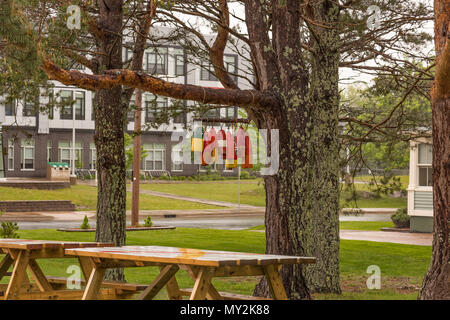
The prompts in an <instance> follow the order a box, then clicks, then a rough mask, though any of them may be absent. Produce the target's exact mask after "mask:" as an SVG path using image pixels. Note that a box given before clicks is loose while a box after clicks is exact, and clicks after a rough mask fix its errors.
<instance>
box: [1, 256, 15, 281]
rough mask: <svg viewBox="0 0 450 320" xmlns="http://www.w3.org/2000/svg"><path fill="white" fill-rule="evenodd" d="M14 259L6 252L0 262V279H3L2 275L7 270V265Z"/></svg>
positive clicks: (9, 265)
mask: <svg viewBox="0 0 450 320" xmlns="http://www.w3.org/2000/svg"><path fill="white" fill-rule="evenodd" d="M13 262H14V260H13V258H11V256H10V255H9V254H8V253H7V254H6V255H5V257H4V258H3V260H2V261H1V262H0V280H2V279H3V277H4V276H5V275H6V273H7V272H8V270H9V267H11V265H12V264H13Z"/></svg>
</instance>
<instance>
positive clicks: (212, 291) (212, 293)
mask: <svg viewBox="0 0 450 320" xmlns="http://www.w3.org/2000/svg"><path fill="white" fill-rule="evenodd" d="M186 269H187V272H188V273H189V275H190V276H191V278H192V280H194V281H195V280H196V279H197V276H198V272H199V269H198V268H196V267H192V266H186ZM206 298H207V299H208V300H224V299H223V297H222V296H221V295H220V293H219V292H217V290H216V288H214V286H213V285H212V283H211V281H210V282H209V288H208V291H207V293H206Z"/></svg>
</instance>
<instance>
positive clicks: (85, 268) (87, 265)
mask: <svg viewBox="0 0 450 320" xmlns="http://www.w3.org/2000/svg"><path fill="white" fill-rule="evenodd" d="M78 262H79V263H80V267H81V271H82V272H83V275H84V278H85V279H86V281H87V280H89V277H90V276H91V273H92V269H93V268H94V264H93V262H92V261H91V259H89V258H88V257H78Z"/></svg>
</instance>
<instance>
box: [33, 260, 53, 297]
mask: <svg viewBox="0 0 450 320" xmlns="http://www.w3.org/2000/svg"><path fill="white" fill-rule="evenodd" d="M28 270H29V271H30V273H31V277H32V278H33V279H34V281H36V284H37V286H38V287H39V290H40V291H52V290H53V288H52V286H51V285H50V283H49V282H48V281H47V278H46V277H45V275H44V273H43V272H42V270H41V268H40V267H39V265H38V263H37V262H36V260H34V259H30V261H29V262H28Z"/></svg>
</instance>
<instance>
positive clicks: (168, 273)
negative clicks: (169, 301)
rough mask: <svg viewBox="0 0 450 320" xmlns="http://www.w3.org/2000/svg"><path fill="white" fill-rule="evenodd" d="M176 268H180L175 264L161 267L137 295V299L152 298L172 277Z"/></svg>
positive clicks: (176, 270)
mask: <svg viewBox="0 0 450 320" xmlns="http://www.w3.org/2000/svg"><path fill="white" fill-rule="evenodd" d="M178 270H180V268H179V267H178V266H177V265H176V264H173V265H168V266H165V267H163V269H162V270H161V272H160V274H159V275H158V276H157V277H156V278H155V280H153V282H152V283H151V284H150V285H149V286H148V287H147V289H145V290H144V292H142V294H141V295H140V296H139V300H151V299H153V298H154V297H155V296H156V295H157V294H158V292H159V291H161V289H162V288H163V287H164V286H165V285H166V284H167V282H168V281H169V280H170V279H172V277H173V276H174V275H175V274H176V273H177V272H178Z"/></svg>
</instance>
